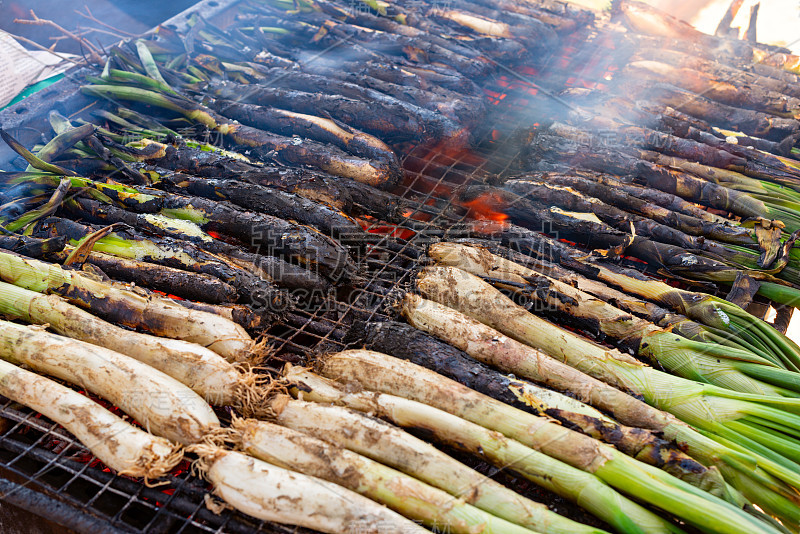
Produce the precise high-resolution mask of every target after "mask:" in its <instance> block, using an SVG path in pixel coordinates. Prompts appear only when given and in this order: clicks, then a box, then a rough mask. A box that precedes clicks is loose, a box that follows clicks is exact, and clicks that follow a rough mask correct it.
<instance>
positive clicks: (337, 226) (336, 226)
mask: <svg viewBox="0 0 800 534" xmlns="http://www.w3.org/2000/svg"><path fill="white" fill-rule="evenodd" d="M159 178H160V181H159V183H158V184H157V187H159V188H163V189H164V190H166V191H170V192H174V193H178V194H188V195H193V196H198V197H203V198H207V199H211V200H227V201H230V202H231V203H233V204H235V205H237V206H239V207H241V208H244V209H247V210H251V211H254V212H258V213H263V214H266V215H272V216H274V217H279V218H281V219H285V220H292V221H296V222H298V223H300V224H305V225H308V226H312V227H314V228H316V229H318V230H320V231H321V232H323V233H324V234H326V235H330V236H332V237H334V238H335V239H342V238H349V240H351V241H353V242H355V241H357V240H358V238H359V237H365V236H362V234H363V233H364V232H363V230H362V229H361V226H359V225H358V223H357V222H355V221H354V220H353V219H351V218H350V217H348V216H347V215H345V214H344V213H342V212H341V211H338V210H336V209H334V208H332V207H330V206H328V205H327V204H322V203H319V202H314V201H312V200H309V199H307V198H304V197H302V196H300V195H297V194H294V193H288V192H286V191H281V190H280V189H275V188H269V187H264V186H261V185H257V184H251V183H247V182H240V181H238V180H217V179H214V178H198V177H196V176H189V175H187V174H181V173H169V172H168V173H164V174H160V175H159Z"/></svg>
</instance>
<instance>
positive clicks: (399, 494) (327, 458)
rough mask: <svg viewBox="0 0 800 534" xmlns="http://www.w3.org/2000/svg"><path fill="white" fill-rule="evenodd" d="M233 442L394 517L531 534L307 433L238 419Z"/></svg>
mask: <svg viewBox="0 0 800 534" xmlns="http://www.w3.org/2000/svg"><path fill="white" fill-rule="evenodd" d="M233 428H234V429H235V430H236V431H238V435H235V436H234V439H236V440H237V441H239V442H240V445H239V446H240V447H241V449H242V450H243V451H245V452H246V453H248V454H250V455H251V456H254V457H256V458H258V459H260V460H264V461H265V462H269V463H271V464H273V465H279V466H281V467H284V468H286V469H291V470H293V471H297V472H299V473H303V474H305V475H310V476H313V477H317V478H321V479H322V480H327V481H329V482H333V483H335V484H339V485H340V486H342V487H345V488H347V489H349V490H351V491H354V492H356V493H359V494H361V495H364V496H365V497H368V498H370V499H372V500H374V501H376V502H379V503H381V504H384V505H386V506H388V507H389V508H391V509H393V510H395V511H396V512H398V513H399V514H401V515H403V516H405V517H407V518H408V519H411V520H414V521H421V522H422V523H423V524H425V525H428V526H431V527H434V526H435V527H439V528H442V529H447V530H448V531H450V532H454V533H457V534H471V533H472V532H475V530H477V529H481V532H484V533H486V534H492V533H497V534H500V533H509V534H524V533H530V532H533V531H531V530H528V529H526V528H524V527H521V526H519V525H516V524H514V523H509V522H508V521H505V520H504V519H500V518H498V517H495V516H493V515H491V514H489V513H487V512H484V511H483V510H480V509H478V508H475V507H474V506H472V505H470V504H466V503H464V502H462V501H460V500H458V499H455V498H453V497H452V496H451V495H450V494H448V493H445V492H444V491H442V490H439V489H436V488H433V487H431V486H428V485H427V484H425V483H424V482H420V481H419V480H417V479H415V478H413V477H410V476H408V475H406V474H403V473H401V472H399V471H396V470H394V469H392V468H391V467H386V466H385V465H383V464H380V463H378V462H376V461H374V460H370V459H369V458H366V457H364V456H361V455H360V454H357V453H355V452H351V451H348V450H346V449H342V448H340V447H338V446H336V445H332V444H330V443H326V442H325V441H322V440H320V439H317V438H313V437H311V436H309V435H308V434H304V433H303V432H299V431H297V430H292V429H289V428H286V427H283V426H280V425H276V424H273V423H267V422H264V421H256V420H255V419H237V420H235V421H234V423H233Z"/></svg>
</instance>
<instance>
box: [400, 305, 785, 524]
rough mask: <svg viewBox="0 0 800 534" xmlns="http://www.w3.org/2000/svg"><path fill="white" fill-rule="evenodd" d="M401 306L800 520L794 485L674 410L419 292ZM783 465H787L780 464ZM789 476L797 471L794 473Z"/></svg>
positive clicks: (490, 359) (462, 344)
mask: <svg viewBox="0 0 800 534" xmlns="http://www.w3.org/2000/svg"><path fill="white" fill-rule="evenodd" d="M402 311H403V314H404V315H405V316H406V318H407V319H408V320H409V322H411V323H412V324H413V325H414V326H416V327H417V328H420V329H422V330H425V331H427V332H430V333H431V334H434V335H436V336H438V337H440V338H441V339H443V340H445V341H447V342H448V343H450V344H452V345H453V346H455V347H458V348H460V349H462V350H464V351H466V352H467V353H468V354H469V355H470V356H472V357H474V358H475V359H477V360H479V361H482V362H485V363H487V364H489V365H493V366H495V367H498V368H499V369H501V370H503V371H506V372H510V373H514V374H515V375H518V376H521V377H526V378H530V379H532V380H535V381H537V382H540V383H542V384H544V385H546V386H548V387H552V388H554V389H557V390H560V391H565V392H568V393H570V394H572V395H575V396H576V397H578V398H579V399H583V400H585V401H586V402H587V403H589V404H591V405H593V406H595V407H597V408H599V409H601V410H604V411H606V412H608V413H610V414H611V415H612V416H613V417H615V418H616V419H617V420H619V421H621V422H623V423H625V424H628V425H632V426H636V427H641V428H647V429H650V430H652V431H654V432H659V433H661V434H663V435H664V437H665V438H667V439H669V440H674V441H675V442H677V443H678V444H680V446H682V447H685V449H686V450H687V452H688V453H689V454H691V455H692V456H693V457H694V458H696V459H697V460H700V461H702V462H703V463H704V464H705V465H707V466H717V467H719V468H720V470H721V471H722V473H723V474H724V476H725V478H726V480H728V481H729V482H730V483H731V484H733V485H734V486H735V487H736V489H738V490H739V491H741V492H742V493H743V494H744V495H745V497H746V498H747V499H749V500H750V501H751V502H754V503H756V504H758V505H759V506H760V507H761V508H763V509H764V510H767V511H768V512H769V513H771V514H773V515H775V516H777V517H782V518H784V519H785V520H787V521H788V522H789V523H794V522H795V521H797V520H799V519H800V507H799V506H798V505H800V501H798V499H797V496H796V494H795V490H794V489H793V488H790V487H788V486H786V485H783V484H780V483H777V484H776V481H775V480H774V479H773V478H772V477H771V476H770V475H768V474H767V473H766V472H765V471H764V470H763V469H762V468H759V467H754V466H756V465H757V462H758V461H761V462H764V461H766V460H763V459H760V458H758V457H757V456H755V455H752V454H749V453H748V454H742V453H741V452H740V451H739V450H738V449H737V450H734V449H732V448H729V447H728V446H727V445H725V444H723V443H720V442H719V438H715V439H717V442H715V441H713V440H712V439H710V438H709V437H707V436H706V435H704V434H701V433H699V432H697V431H696V430H694V429H692V428H691V427H689V426H688V425H686V424H685V423H683V422H682V421H680V420H679V419H677V418H676V417H674V416H673V415H672V414H670V413H666V412H662V411H661V410H658V409H656V408H653V407H651V406H649V405H647V404H645V403H644V402H642V401H640V400H639V399H637V398H635V397H633V396H630V395H628V394H626V393H623V392H622V391H620V390H618V389H615V388H613V387H611V386H609V385H608V384H605V383H604V382H601V381H600V380H597V379H596V378H593V377H591V376H589V375H587V374H584V373H582V372H580V371H578V370H577V369H574V368H572V367H570V366H569V365H567V364H565V363H562V362H560V361H557V360H556V359H554V358H551V357H549V356H548V355H547V354H544V353H543V352H541V351H539V350H537V349H534V348H532V347H529V346H527V345H524V344H522V343H519V342H518V341H515V340H514V339H511V338H509V337H506V336H504V335H503V334H501V333H500V332H498V331H497V330H494V329H492V328H490V327H488V326H486V325H484V324H482V323H479V322H478V321H476V320H474V319H472V318H470V317H467V316H466V315H464V314H462V313H459V312H457V311H456V310H453V309H451V308H447V307H446V306H442V305H440V304H437V303H435V302H432V301H428V300H424V299H422V298H421V297H419V296H418V295H409V296H407V297H406V298H405V299H404V301H403V310H402ZM745 452H746V451H745ZM681 467H683V465H681ZM664 469H665V470H667V471H670V469H667V468H666V467H664ZM778 469H782V468H781V467H780V466H778ZM670 472H671V471H670ZM789 476H790V477H793V476H794V474H793V473H791V472H790V473H789ZM707 489H709V490H710V488H707ZM734 502H735V500H734Z"/></svg>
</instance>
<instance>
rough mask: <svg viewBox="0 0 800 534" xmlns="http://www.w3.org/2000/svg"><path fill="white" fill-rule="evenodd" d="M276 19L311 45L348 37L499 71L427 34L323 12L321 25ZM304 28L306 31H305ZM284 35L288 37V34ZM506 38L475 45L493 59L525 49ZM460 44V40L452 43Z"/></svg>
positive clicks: (464, 68)
mask: <svg viewBox="0 0 800 534" xmlns="http://www.w3.org/2000/svg"><path fill="white" fill-rule="evenodd" d="M264 20H265V21H269V20H270V19H269V18H266V19H264ZM272 22H274V23H277V24H278V25H280V26H283V27H288V29H290V31H291V32H292V33H291V35H290V36H289V37H288V38H289V40H291V41H293V42H295V43H296V44H303V45H306V46H307V45H308V42H309V41H311V40H312V39H313V40H314V41H313V42H314V43H315V45H316V46H317V47H320V48H325V47H328V46H331V45H333V44H338V43H339V42H340V41H341V40H342V39H344V40H346V41H348V42H355V43H358V44H360V45H362V46H364V47H365V48H368V49H372V50H379V51H380V52H381V53H382V54H386V55H391V56H399V57H404V58H407V59H408V60H409V61H412V62H422V63H442V64H444V65H448V66H450V67H452V68H453V69H455V70H456V71H458V72H461V73H463V74H464V75H466V76H470V77H473V78H485V77H486V76H489V75H491V74H492V73H493V72H494V71H495V67H494V65H493V64H492V63H491V62H490V61H489V60H488V59H486V58H481V57H480V56H479V57H475V54H474V53H473V54H470V55H471V56H473V57H469V56H467V55H462V54H460V53H458V52H454V51H453V50H451V49H450V48H445V47H443V46H441V45H439V44H436V43H434V42H432V41H431V40H426V39H425V36H424V34H419V35H418V36H417V37H414V38H412V37H407V36H405V35H400V34H396V33H390V32H385V31H381V30H371V29H367V28H363V27H360V26H355V25H352V24H347V23H341V22H340V23H337V22H333V21H331V20H330V19H329V18H327V17H325V16H321V17H319V18H318V19H317V20H316V21H315V22H316V23H317V24H319V26H317V25H315V24H308V25H306V26H305V27H300V26H297V25H292V24H291V23H290V22H288V21H281V19H273V20H272ZM416 26H417V27H418V28H421V29H423V30H426V29H427V28H425V27H422V26H420V25H416ZM300 32H303V33H304V34H305V35H301V34H300ZM284 38H285V39H286V37H284ZM434 40H435V39H434ZM502 41H503V42H501V43H495V47H494V48H493V49H491V50H486V49H480V48H479V47H474V49H476V50H481V53H488V54H491V56H492V57H493V59H496V60H498V61H499V60H500V59H504V58H505V59H508V58H511V57H514V56H515V55H516V56H519V55H521V54H522V53H524V48H523V47H522V45H520V44H519V43H516V42H514V41H511V40H510V39H503V40H502ZM460 44H461V43H459V42H458V41H457V40H456V41H455V44H454V45H451V47H452V46H458V45H460ZM459 48H462V47H459ZM420 60H422V61H420Z"/></svg>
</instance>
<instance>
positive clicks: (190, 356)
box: [0, 282, 255, 406]
mask: <svg viewBox="0 0 800 534" xmlns="http://www.w3.org/2000/svg"><path fill="white" fill-rule="evenodd" d="M0 314H2V315H5V316H7V317H10V318H14V319H22V320H24V321H26V322H29V323H34V324H42V325H47V327H49V328H50V329H52V330H53V331H55V332H56V333H58V334H61V335H62V336H66V337H70V338H73V339H77V340H80V341H85V342H87V343H91V344H93V345H99V346H101V347H105V348H107V349H111V350H114V351H117V352H119V353H121V354H125V355H126V356H130V357H131V358H134V359H136V360H139V361H140V362H142V363H146V364H147V365H149V366H151V367H153V368H155V369H158V370H159V371H161V372H162V373H164V374H166V375H168V376H171V377H172V378H174V379H175V380H177V381H178V382H180V383H182V384H184V385H186V386H188V387H189V388H191V389H192V390H193V391H194V392H195V393H197V394H198V395H201V396H202V397H203V398H204V399H205V400H206V401H208V402H210V403H211V404H215V405H220V406H222V405H235V404H237V403H240V402H241V401H242V400H243V398H244V397H245V396H246V395H247V394H248V393H249V394H252V391H251V390H252V385H253V384H254V383H255V376H254V375H253V374H252V373H251V372H248V371H244V370H243V369H241V368H239V367H237V366H235V365H234V364H231V363H229V362H228V361H227V360H225V358H223V357H222V356H220V355H219V354H217V353H216V352H213V351H211V350H209V349H207V348H205V347H201V346H200V345H198V344H196V343H189V342H187V341H181V340H178V339H168V338H162V337H156V336H150V335H147V334H140V333H138V332H132V331H130V330H125V329H124V328H120V327H119V326H116V325H113V324H111V323H108V322H106V321H103V320H102V319H100V318H98V317H95V316H94V315H92V314H90V313H88V312H86V311H83V310H82V309H80V308H78V307H77V306H73V305H72V304H69V303H68V302H66V301H65V300H64V299H62V298H61V297H59V296H58V295H42V294H41V293H37V292H35V291H29V290H27V289H23V288H21V287H17V286H14V285H11V284H6V283H5V282H0Z"/></svg>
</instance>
